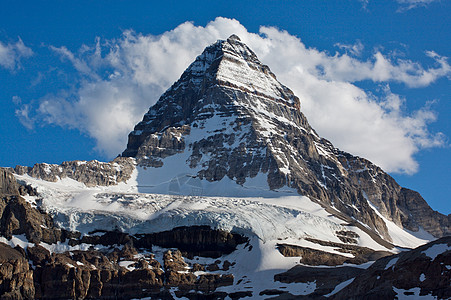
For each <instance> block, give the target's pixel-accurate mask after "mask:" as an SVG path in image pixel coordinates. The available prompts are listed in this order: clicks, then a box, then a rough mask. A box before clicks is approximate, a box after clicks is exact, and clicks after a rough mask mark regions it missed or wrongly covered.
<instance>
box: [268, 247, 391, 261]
mask: <svg viewBox="0 0 451 300" xmlns="http://www.w3.org/2000/svg"><path fill="white" fill-rule="evenodd" d="M323 245H324V246H326V245H327V246H332V247H335V250H337V251H339V252H343V253H351V254H352V255H354V257H347V256H344V255H340V254H333V253H329V252H325V251H321V250H316V249H311V248H308V247H301V246H296V245H287V244H278V245H277V249H278V250H279V251H280V253H281V254H282V255H283V256H285V257H300V262H301V263H302V264H305V265H310V266H320V265H324V266H338V265H342V264H344V263H349V264H363V263H365V262H368V261H374V260H376V259H379V258H381V257H384V256H388V255H392V253H390V252H386V251H374V250H372V249H369V248H366V247H359V246H354V245H346V244H338V243H331V242H325V243H324V244H323Z"/></svg>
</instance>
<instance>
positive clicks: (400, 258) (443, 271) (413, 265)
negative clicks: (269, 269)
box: [264, 237, 451, 300]
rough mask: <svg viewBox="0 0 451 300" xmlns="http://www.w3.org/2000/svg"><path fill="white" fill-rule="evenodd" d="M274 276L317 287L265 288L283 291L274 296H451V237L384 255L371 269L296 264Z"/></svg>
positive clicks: (289, 297) (442, 297)
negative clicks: (302, 292) (295, 291)
mask: <svg viewBox="0 0 451 300" xmlns="http://www.w3.org/2000/svg"><path fill="white" fill-rule="evenodd" d="M351 279H353V280H351ZM274 280H276V281H281V282H286V283H293V282H303V283H308V282H315V284H316V289H315V291H314V292H313V293H311V294H309V295H306V296H293V295H291V294H289V293H287V292H285V291H280V290H267V291H264V294H266V295H270V294H272V295H279V297H275V298H274V299H340V300H341V299H398V297H397V293H398V292H400V293H401V294H404V295H407V296H408V295H410V296H412V295H417V296H425V295H431V296H434V297H436V298H437V299H450V297H451V237H444V238H441V239H438V240H436V241H433V242H430V243H428V244H426V245H423V246H420V247H418V248H416V249H414V250H410V251H405V252H401V253H400V254H397V255H390V256H386V257H383V258H380V259H378V260H377V261H376V262H375V263H373V264H372V265H371V266H370V267H369V268H368V269H360V268H355V267H348V266H346V267H334V268H330V267H329V268H324V267H307V266H295V267H293V268H292V269H290V270H288V271H287V272H284V273H281V274H277V275H275V276H274ZM347 280H350V281H351V282H350V283H349V284H348V285H347V286H345V287H343V288H342V289H341V290H340V291H338V292H336V293H335V294H333V295H329V296H328V297H327V298H326V297H323V296H324V295H327V294H329V293H331V292H332V291H334V289H335V287H336V286H337V285H338V284H340V283H343V282H345V281H347ZM415 289H417V290H418V294H415V292H416V291H415ZM396 290H400V291H396ZM404 295H401V296H404ZM413 299H415V298H413Z"/></svg>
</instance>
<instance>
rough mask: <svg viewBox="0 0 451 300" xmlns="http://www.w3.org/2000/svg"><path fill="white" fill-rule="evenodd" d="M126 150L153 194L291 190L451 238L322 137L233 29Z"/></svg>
mask: <svg viewBox="0 0 451 300" xmlns="http://www.w3.org/2000/svg"><path fill="white" fill-rule="evenodd" d="M122 156H128V157H135V158H136V161H137V164H138V168H141V170H146V172H147V175H146V176H143V175H142V174H144V173H146V172H141V173H140V174H141V175H140V176H143V178H142V179H141V181H140V184H141V185H142V186H147V187H149V190H148V192H155V193H166V192H168V191H169V192H176V193H180V194H184V193H188V191H184V190H183V188H181V186H183V185H189V186H190V189H189V193H191V192H192V190H193V189H194V188H196V189H199V190H200V192H201V193H202V194H204V195H210V196H240V195H241V196H242V195H248V194H250V195H254V196H264V195H265V193H266V192H268V191H269V192H272V193H277V192H279V193H286V192H287V191H291V192H294V193H299V194H301V195H305V196H308V197H309V198H310V199H311V200H313V201H316V202H318V203H320V204H321V205H323V206H324V207H326V208H328V209H330V211H331V212H332V211H333V212H334V214H337V215H340V216H341V218H343V219H344V220H345V221H347V222H354V223H355V220H358V221H359V222H362V223H364V224H367V225H368V226H369V227H371V228H372V229H373V230H374V232H377V233H378V234H379V235H380V236H382V237H383V238H385V239H387V240H390V236H389V234H388V230H387V227H386V224H385V222H384V221H383V220H382V218H381V217H380V216H379V215H378V214H377V213H375V211H374V210H373V208H372V207H371V205H373V206H375V207H376V208H377V210H378V211H379V212H381V213H382V215H383V216H385V217H386V218H388V219H389V220H392V221H393V222H395V223H396V224H398V225H400V226H402V227H405V228H407V229H410V230H413V231H417V230H418V229H419V228H420V227H422V228H424V229H425V230H426V231H429V232H430V233H432V234H433V235H435V236H437V237H439V236H443V235H446V234H451V232H450V228H449V221H448V219H447V217H446V216H444V215H441V214H439V213H437V212H434V211H432V209H431V208H430V207H429V206H428V205H427V203H426V202H425V201H424V200H423V198H421V196H420V195H419V194H418V193H416V192H413V191H410V190H408V189H404V188H401V187H400V186H399V185H398V184H397V183H396V182H395V181H394V180H393V178H391V177H390V176H389V175H387V174H386V173H385V172H383V171H382V170H381V169H380V168H379V167H377V166H375V165H373V164H372V163H371V162H369V161H367V160H365V159H363V158H359V157H355V156H353V155H351V154H349V153H345V152H342V151H340V150H338V149H336V148H334V147H333V146H332V144H331V143H330V142H329V141H327V140H325V139H323V138H320V137H319V136H318V135H317V134H316V133H315V131H314V130H313V129H312V128H311V127H310V125H309V124H308V122H307V119H306V118H305V116H304V115H303V114H302V112H301V111H300V101H299V99H298V98H297V97H296V96H295V95H294V94H293V92H292V91H291V90H290V89H289V88H287V87H286V86H284V85H283V84H281V83H280V82H278V81H277V79H276V76H275V75H274V74H273V73H272V72H271V71H270V69H269V67H268V66H266V65H263V64H262V63H261V62H260V61H259V60H258V58H257V56H256V54H255V53H254V52H253V51H252V50H251V49H249V47H248V46H246V45H245V44H244V43H242V42H241V40H240V39H239V37H237V36H236V35H232V36H231V37H229V38H228V39H227V40H220V41H217V42H216V43H214V44H213V45H211V46H208V47H207V48H206V49H205V50H204V51H203V53H202V54H201V55H199V56H198V57H197V58H196V60H195V61H194V62H193V63H192V64H191V65H190V66H189V67H188V68H187V69H186V71H185V72H184V73H183V74H182V76H181V77H180V79H179V80H178V81H177V82H175V83H174V84H173V85H172V86H171V87H170V88H169V89H168V90H167V91H166V92H165V93H164V94H163V95H162V96H161V97H160V99H159V100H158V102H157V103H156V104H155V105H154V106H152V107H151V108H150V109H149V111H148V112H147V113H146V114H145V116H144V118H143V120H142V121H141V122H140V123H138V124H137V125H136V126H135V128H134V131H132V132H131V133H130V134H129V139H128V145H127V149H126V150H125V151H124V152H123V154H122ZM220 183H224V184H223V185H222V187H221V184H220ZM207 186H208V188H207ZM237 187H239V188H237Z"/></svg>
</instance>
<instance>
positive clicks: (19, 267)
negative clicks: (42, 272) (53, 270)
mask: <svg viewBox="0 0 451 300" xmlns="http://www.w3.org/2000/svg"><path fill="white" fill-rule="evenodd" d="M34 297H35V289H34V285H33V270H32V269H31V268H30V266H29V264H28V261H27V259H26V258H25V257H24V256H23V255H22V253H21V252H19V251H17V250H15V249H13V248H11V247H10V246H8V245H5V244H3V243H0V298H1V299H34Z"/></svg>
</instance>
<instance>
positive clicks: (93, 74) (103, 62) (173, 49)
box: [38, 18, 451, 173]
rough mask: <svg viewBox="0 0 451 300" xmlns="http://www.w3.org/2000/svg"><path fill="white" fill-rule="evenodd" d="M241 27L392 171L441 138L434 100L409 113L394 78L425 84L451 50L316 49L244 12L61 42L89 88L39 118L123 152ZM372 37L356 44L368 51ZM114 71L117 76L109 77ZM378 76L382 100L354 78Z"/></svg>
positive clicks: (338, 134) (318, 110)
mask: <svg viewBox="0 0 451 300" xmlns="http://www.w3.org/2000/svg"><path fill="white" fill-rule="evenodd" d="M233 33H235V34H237V35H238V36H240V38H241V39H242V40H243V42H245V43H247V44H248V45H249V46H250V47H251V48H252V49H253V50H254V51H255V52H256V53H257V55H258V56H259V58H260V59H261V60H262V62H263V63H265V64H267V65H269V66H270V68H271V69H272V71H273V72H274V73H275V74H276V75H277V76H278V79H279V80H280V81H281V82H282V83H284V84H286V85H287V86H288V87H290V88H291V89H292V90H293V91H294V92H295V93H296V94H297V95H298V96H299V97H300V99H301V109H302V111H303V112H304V113H305V114H306V115H307V117H308V119H309V121H310V123H311V124H312V126H313V127H314V128H315V129H316V130H317V131H318V132H319V133H320V134H321V135H322V136H324V137H326V138H328V139H330V140H331V141H332V142H333V143H334V144H335V146H337V147H339V148H341V149H343V150H345V151H349V152H351V153H353V154H356V155H360V156H363V157H366V158H368V159H370V160H372V161H373V162H375V163H376V164H378V165H380V166H381V167H383V168H384V169H385V170H387V171H392V172H405V173H413V172H415V171H416V170H417V167H418V166H417V163H416V161H415V159H414V157H413V155H414V154H415V153H417V152H418V151H419V150H421V149H423V148H426V147H432V146H437V145H441V144H442V143H443V137H442V136H441V135H440V134H436V135H434V134H431V133H430V132H429V131H428V124H429V123H430V122H433V121H434V120H435V118H436V116H435V114H434V113H433V112H432V111H431V110H430V109H429V108H428V107H425V108H423V109H421V110H419V111H417V112H413V113H411V114H406V113H405V112H404V110H403V105H402V104H403V102H404V101H405V99H402V98H401V97H399V96H398V95H395V94H393V93H392V92H391V91H390V89H389V87H388V83H389V82H399V83H403V84H405V85H407V86H409V87H422V86H427V85H430V84H431V83H433V82H434V81H435V80H437V79H438V78H441V77H443V76H448V75H449V74H450V72H451V68H450V66H449V64H448V62H447V58H446V57H442V56H439V55H438V54H436V53H434V52H432V51H430V52H427V53H426V54H427V55H428V56H429V57H430V58H431V59H432V60H433V61H434V64H435V66H433V67H427V68H425V67H423V66H422V65H421V64H419V63H416V62H412V61H410V60H405V59H398V60H395V61H393V60H392V59H390V58H388V57H386V56H384V55H383V53H381V52H380V51H376V52H375V53H374V54H373V56H372V58H371V59H369V60H360V59H358V58H355V57H351V56H349V55H348V54H342V55H340V54H335V55H329V54H328V53H327V52H323V51H319V50H316V49H313V48H307V47H306V46H305V45H304V44H303V43H302V41H301V40H300V39H298V38H297V37H295V36H292V35H290V34H289V33H287V32H285V31H280V30H278V29H276V28H273V27H262V28H261V29H260V33H259V34H255V33H250V32H248V31H247V29H246V28H245V27H244V26H242V25H241V24H240V23H239V22H238V21H236V20H230V19H226V18H217V19H216V20H214V21H212V22H210V23H209V24H207V26H205V27H201V26H194V25H193V24H192V23H188V22H187V23H183V24H181V25H179V26H178V27H177V28H175V29H174V30H171V31H168V32H165V33H163V34H162V35H159V36H152V35H142V34H137V33H135V32H133V31H125V32H124V34H123V36H122V37H121V38H119V39H116V40H109V41H105V42H101V41H100V40H98V41H97V43H96V45H95V46H93V47H87V46H83V47H81V49H80V51H79V52H78V53H76V54H74V53H72V52H70V51H69V50H67V49H66V48H64V47H62V48H53V50H54V51H55V53H58V54H59V55H61V57H63V58H64V59H67V60H69V61H70V62H71V63H72V64H73V66H74V68H75V69H76V71H77V72H78V74H79V76H80V84H79V88H78V89H76V90H75V91H69V90H68V92H66V93H68V94H64V93H62V94H61V95H59V96H52V95H49V96H46V97H44V98H43V99H41V100H40V105H39V109H38V116H39V117H40V118H41V120H44V121H45V122H47V123H51V124H57V125H60V126H68V127H71V128H77V129H79V130H80V131H82V132H85V133H87V134H89V135H90V136H91V137H93V138H94V139H96V141H97V148H98V150H100V151H102V152H103V153H105V154H106V155H107V156H108V157H113V156H115V155H117V154H118V153H120V152H122V151H123V150H124V149H125V146H126V142H127V134H128V133H129V132H130V131H131V130H132V129H133V126H134V125H135V124H136V123H137V122H138V121H140V120H141V119H142V116H143V114H144V113H145V112H147V110H148V108H149V107H150V106H151V105H152V104H154V103H155V102H156V101H157V99H158V97H159V96H160V95H161V94H162V92H164V90H165V89H167V88H168V87H169V86H170V85H171V84H172V83H173V82H174V81H175V80H177V79H178V78H179V76H180V75H181V73H182V72H183V70H184V69H185V68H186V67H187V66H188V65H189V64H190V63H191V62H192V61H193V60H194V59H195V57H196V55H198V54H200V53H201V51H202V50H203V48H204V47H205V46H207V45H209V44H211V43H213V42H215V41H216V40H217V39H225V38H227V37H228V36H229V35H231V34H233ZM361 48H363V45H358V44H357V46H356V48H355V49H353V48H350V49H349V50H348V51H351V49H352V51H356V52H355V53H357V52H359V51H361V50H359V49H361ZM105 74H107V75H105ZM361 80H371V81H374V82H378V83H381V84H383V85H384V86H385V93H384V95H383V96H381V98H376V97H375V96H373V95H372V94H371V93H368V92H365V91H364V90H362V89H360V88H358V87H357V86H356V85H354V84H353V82H356V81H361Z"/></svg>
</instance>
